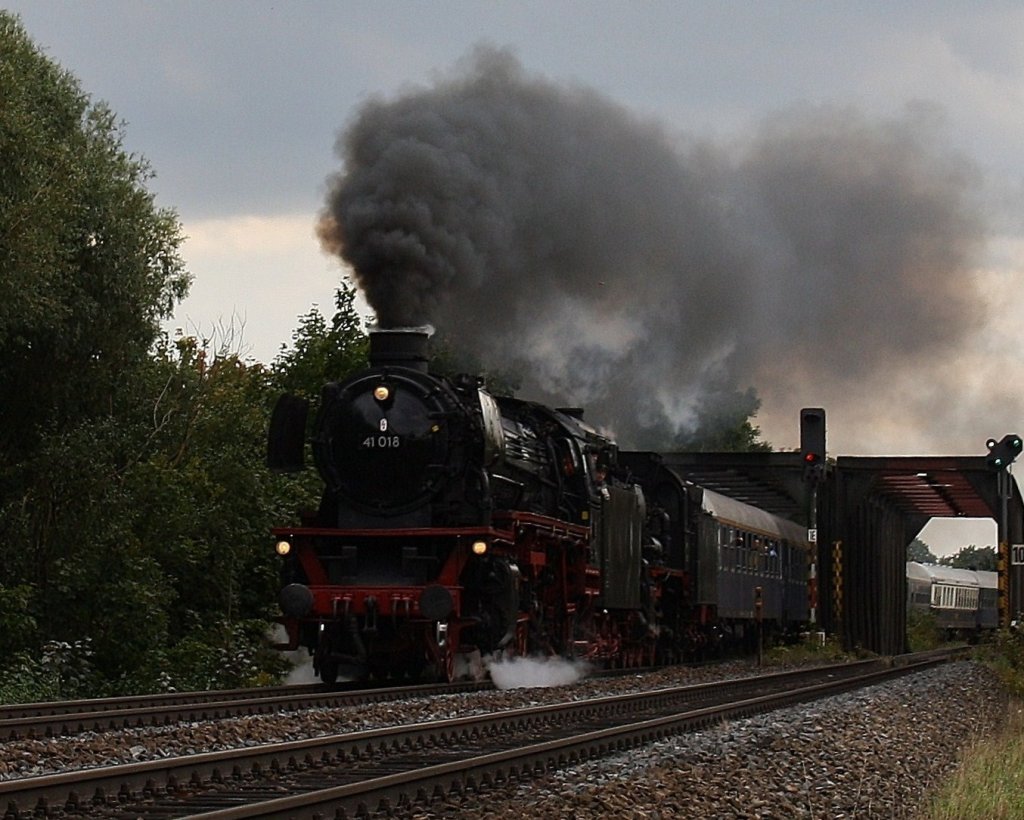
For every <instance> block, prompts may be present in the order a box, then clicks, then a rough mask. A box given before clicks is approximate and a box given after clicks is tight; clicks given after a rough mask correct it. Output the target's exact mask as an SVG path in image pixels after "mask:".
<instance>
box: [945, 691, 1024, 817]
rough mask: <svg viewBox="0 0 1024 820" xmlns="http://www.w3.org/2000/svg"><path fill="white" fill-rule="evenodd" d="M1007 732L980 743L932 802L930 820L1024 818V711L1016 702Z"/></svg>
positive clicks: (967, 754)
mask: <svg viewBox="0 0 1024 820" xmlns="http://www.w3.org/2000/svg"><path fill="white" fill-rule="evenodd" d="M1007 718H1008V719H1007V723H1006V726H1005V727H1004V729H1003V731H1002V732H1000V733H999V735H998V736H996V737H994V738H988V739H986V740H984V741H980V742H979V743H977V744H975V745H974V746H973V747H971V748H970V749H969V750H968V751H967V753H966V754H965V755H964V760H963V763H962V764H961V766H960V768H959V769H957V771H956V772H955V773H954V775H953V776H952V778H950V780H949V781H948V782H947V783H946V784H945V785H944V786H943V787H942V788H941V789H940V790H939V792H938V793H937V794H936V795H935V797H934V798H933V799H932V802H931V805H930V807H929V808H928V810H927V812H926V814H925V816H926V817H927V818H928V820H974V818H985V820H1018V818H1024V709H1022V706H1021V703H1020V701H1014V702H1013V704H1012V706H1011V708H1010V709H1009V714H1008V716H1007Z"/></svg>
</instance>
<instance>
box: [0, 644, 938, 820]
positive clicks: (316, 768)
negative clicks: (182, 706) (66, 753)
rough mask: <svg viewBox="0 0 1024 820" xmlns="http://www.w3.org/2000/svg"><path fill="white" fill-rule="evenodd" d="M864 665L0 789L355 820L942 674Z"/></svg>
mask: <svg viewBox="0 0 1024 820" xmlns="http://www.w3.org/2000/svg"><path fill="white" fill-rule="evenodd" d="M945 660H946V656H944V655H943V656H937V655H929V656H928V657H925V658H914V657H909V658H904V659H902V660H901V662H900V663H898V664H896V663H893V662H891V661H890V662H885V661H877V660H876V661H863V662H859V663H852V664H841V665H836V666H828V667H817V668H814V669H806V670H799V671H796V672H785V673H776V674H771V675H763V676H758V677H754V678H745V679H739V680H731V681H718V682H715V683H711V684H701V685H697V686H685V687H675V688H671V689H661V690H657V691H651V692H642V693H638V694H631V695H627V696H615V697H604V698H598V699H594V700H588V701H579V702H573V703H561V704H556V705H548V706H542V707H535V708H528V709H516V710H511V711H504V712H498V713H494V714H489V715H482V716H480V715H478V716H473V717H465V718H455V719H451V720H439V721H432V722H429V723H422V724H415V725H407V726H394V727H390V728H386V729H373V730H369V731H363V732H354V733H348V734H343V735H332V736H325V737H317V738H312V739H307V740H300V741H292V742H288V743H275V744H269V745H264V746H254V747H250V748H246V749H231V750H225V751H220V752H211V753H206V754H198V755H191V756H188V757H178V758H169V759H165V760H158V761H148V762H145V763H135V764H128V765H121V766H111V767H105V768H99V769H89V770H84V771H77V772H70V773H65V774H55V775H49V776H44V777H33V778H26V779H23V780H12V781H6V782H3V783H0V800H2V801H3V802H4V803H5V804H7V805H8V807H9V808H8V813H7V817H8V818H20V817H28V816H36V817H38V816H45V815H48V814H53V813H63V814H64V816H86V815H87V816H109V817H124V818H128V817H131V818H144V819H145V820H149V818H154V819H155V818H167V817H196V818H204V820H228V819H229V818H246V817H310V818H312V817H322V816H336V817H353V816H361V815H364V814H367V813H370V812H374V811H377V810H380V809H383V810H385V811H398V812H399V813H402V812H403V811H404V810H405V809H407V808H409V807H411V806H413V805H415V804H420V803H425V802H429V801H430V800H432V799H436V798H438V797H441V796H444V795H447V794H450V793H452V792H459V791H463V790H467V789H476V788H486V787H487V786H488V785H489V784H491V783H499V782H502V781H508V780H514V779H519V778H525V777H530V776H531V775H533V774H535V773H539V772H543V771H546V770H550V769H553V768H557V767H559V766H562V765H566V764H570V763H575V762H578V761H581V760H585V759H589V758H592V757H597V756H601V755H605V754H609V753H612V752H617V751H621V750H623V749H628V748H632V747H635V746H639V745H642V744H646V743H650V742H652V741H655V740H659V739H662V738H664V737H667V736H669V735H673V734H678V733H681V732H686V731H691V730H694V729H697V728H701V727H705V726H708V725H711V724H715V723H718V722H720V721H722V720H726V719H729V718H736V717H742V716H747V715H750V714H754V713H756V712H761V711H767V710H771V709H776V708H780V707H783V706H788V705H792V704H794V703H799V702H805V701H808V700H813V699H817V698H821V697H825V696H828V695H833V694H837V693H840V692H843V691H847V690H850V689H853V688H858V687H862V686H867V685H870V684H872V683H876V682H880V681H882V680H886V679H888V678H891V677H895V676H898V675H905V674H910V673H913V672H915V671H918V670H920V669H923V668H926V667H930V666H932V665H935V664H937V663H941V662H944V661H945Z"/></svg>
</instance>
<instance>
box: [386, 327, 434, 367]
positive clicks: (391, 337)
mask: <svg viewBox="0 0 1024 820" xmlns="http://www.w3.org/2000/svg"><path fill="white" fill-rule="evenodd" d="M433 332H434V328H432V327H431V326H429V325H427V326H425V327H402V328H386V329H382V328H373V329H371V330H370V366H371V367H408V368H409V369H411V370H418V371H420V372H421V373H426V372H427V361H428V359H429V358H430V357H429V355H428V350H427V342H428V340H429V339H430V335H431V334H432V333H433Z"/></svg>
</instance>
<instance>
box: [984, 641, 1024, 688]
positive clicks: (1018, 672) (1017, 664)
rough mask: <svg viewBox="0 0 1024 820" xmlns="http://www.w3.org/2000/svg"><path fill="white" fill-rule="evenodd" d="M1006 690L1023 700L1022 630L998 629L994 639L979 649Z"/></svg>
mask: <svg viewBox="0 0 1024 820" xmlns="http://www.w3.org/2000/svg"><path fill="white" fill-rule="evenodd" d="M980 654H981V656H982V657H983V658H984V659H985V660H986V661H987V662H988V664H989V666H991V667H992V668H993V669H994V670H995V672H996V674H997V675H998V676H999V679H1000V681H1001V682H1002V684H1003V686H1004V687H1005V688H1006V690H1007V691H1008V692H1009V693H1010V694H1011V695H1013V696H1014V697H1015V698H1018V699H1020V700H1024V631H1021V630H1020V629H1018V628H1014V629H1000V630H999V631H998V632H997V633H996V636H995V639H994V640H993V641H992V642H991V644H988V645H986V646H984V647H982V649H981V650H980Z"/></svg>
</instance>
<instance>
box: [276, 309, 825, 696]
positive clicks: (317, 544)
mask: <svg viewBox="0 0 1024 820" xmlns="http://www.w3.org/2000/svg"><path fill="white" fill-rule="evenodd" d="M427 360H428V332H427V331H426V330H424V329H404V330H377V331H375V332H373V333H371V335H370V362H369V367H368V368H367V369H365V370H363V371H360V372H358V373H356V374H354V375H352V376H350V377H349V378H347V379H344V380H342V381H339V382H335V383H331V384H328V385H327V386H325V387H324V388H323V391H322V395H321V400H320V406H319V410H318V412H317V415H316V418H315V420H314V422H313V425H312V428H311V429H312V433H311V449H312V452H313V456H314V461H315V463H316V467H317V469H318V471H319V473H320V476H321V478H322V479H323V482H324V489H323V494H322V497H321V501H320V505H319V508H318V509H317V510H316V512H315V513H312V514H309V515H306V516H304V518H303V520H302V521H301V523H300V524H299V525H297V526H286V527H279V528H277V529H275V530H274V531H273V532H274V536H275V538H276V543H277V551H278V553H279V554H280V555H282V556H283V569H282V577H283V582H284V583H283V588H282V590H281V595H280V606H281V611H282V618H281V620H282V623H283V624H284V626H285V628H286V631H287V633H288V644H287V645H288V646H289V647H290V648H297V647H299V646H304V647H306V648H308V649H309V651H310V652H311V653H312V655H313V664H314V668H315V670H316V672H317V674H318V675H319V676H320V677H321V678H322V679H323V680H324V681H327V682H333V681H335V680H336V679H337V678H338V677H339V676H341V675H344V676H346V677H355V678H359V679H362V678H366V677H380V678H384V677H411V678H418V677H424V676H425V677H429V678H440V679H444V680H451V679H453V678H454V677H456V676H457V675H459V674H461V673H462V672H463V671H466V670H479V669H480V668H481V662H482V661H483V660H486V659H496V658H508V657H514V656H526V655H544V656H553V655H555V656H560V657H565V658H574V659H584V660H587V661H589V662H591V663H594V664H597V665H604V666H618V667H631V666H636V667H639V666H649V665H653V664H657V663H664V662H671V661H675V660H680V659H682V658H684V657H685V656H687V655H692V654H694V653H697V652H700V651H701V649H702V648H706V647H708V646H710V645H711V644H712V643H713V642H714V641H715V640H716V636H720V635H721V634H722V633H723V630H732V631H734V632H735V631H736V630H737V624H739V623H740V622H741V621H742V620H743V618H744V617H746V618H747V623H752V622H753V616H752V614H750V613H749V612H748V611H747V610H751V609H752V607H753V604H752V600H753V599H752V598H751V595H753V591H754V590H755V589H760V590H765V591H766V593H767V596H768V597H767V599H766V603H767V604H768V605H769V623H775V621H774V620H772V619H777V620H778V621H779V622H780V623H781V622H782V621H784V620H785V621H794V622H795V621H799V620H800V619H801V618H806V590H805V589H804V590H801V595H800V596H799V597H800V598H801V600H802V601H803V604H804V609H803V612H802V613H801V612H800V611H799V607H798V606H794V607H792V608H787V607H788V606H789V603H788V602H789V601H790V597H791V593H792V588H793V587H794V585H798V584H801V583H805V573H806V560H807V559H806V555H807V550H808V546H809V545H807V544H806V543H801V542H800V541H799V538H798V537H797V536H796V535H795V534H794V533H798V532H799V529H800V528H798V527H796V525H794V524H792V522H784V521H781V520H780V519H777V518H776V517H775V516H771V515H769V514H768V513H766V512H763V511H760V510H755V509H754V508H750V507H747V505H742V504H740V503H739V502H735V503H732V504H729V503H728V501H727V500H725V499H723V498H722V497H716V496H715V494H713V493H710V492H708V491H704V490H703V489H702V488H700V487H696V486H694V485H692V484H690V483H689V482H687V481H686V480H685V479H684V477H682V476H678V475H676V474H675V473H673V472H672V471H669V470H665V469H662V468H660V467H659V466H658V463H659V462H658V456H657V454H651V453H643V454H639V453H634V454H628V455H627V454H620V453H619V452H618V448H617V446H616V444H615V443H614V442H613V441H612V440H611V439H609V438H608V437H606V436H604V435H602V434H600V433H599V432H597V431H596V430H595V429H594V428H593V427H591V426H590V425H588V424H587V423H586V422H585V421H584V420H583V416H582V412H581V411H579V410H577V409H573V408H563V409H554V408H550V407H545V406H543V405H541V404H537V403H534V402H529V401H524V400H521V399H516V398H510V397H504V396H496V395H492V394H491V393H490V392H488V391H487V389H486V387H485V386H484V384H483V383H482V382H481V380H479V379H477V378H475V377H471V376H468V375H459V376H454V377H442V376H438V375H435V374H432V373H430V372H429V371H428V367H427ZM305 430H306V407H305V404H304V402H300V401H298V400H296V399H295V398H293V397H287V396H286V397H282V399H281V401H280V402H279V404H278V406H277V408H276V410H275V413H274V417H273V419H272V422H271V430H270V448H269V462H270V465H271V466H272V467H275V468H277V469H298V468H299V467H300V466H301V463H302V453H303V448H304V443H305V441H304V434H305ZM645 492H646V493H648V494H646V495H645ZM716 498H717V501H716V500H715V499H716ZM652 499H653V501H652ZM722 539H728V543H725V542H722ZM737 539H738V544H739V546H737ZM770 550H771V551H772V552H771V553H770V552H769V551H770ZM740 554H742V556H743V563H742V566H740V565H739V563H737V562H738V561H739V558H738V557H737V556H739V555H740ZM723 561H727V562H729V563H728V566H726V565H725V564H723V563H722V562H723ZM799 573H804V576H803V577H801V576H800V575H799ZM716 578H721V582H720V583H716V582H715V581H714V579H716ZM783 579H785V582H784V581H783ZM730 590H731V592H730ZM737 590H738V591H737ZM733 594H734V595H736V596H738V597H737V601H739V599H740V598H742V599H743V601H744V602H746V603H748V604H749V606H747V607H746V608H744V607H743V606H740V605H739V604H736V605H734V603H735V602H733V600H732V599H731V598H730V597H729V595H733ZM719 597H720V598H721V601H722V603H724V604H725V606H724V609H723V610H722V613H719V611H718V603H719ZM761 614H762V613H761V612H759V613H758V615H759V618H760V616H761ZM742 632H743V627H742V626H740V627H739V633H740V634H742Z"/></svg>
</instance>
